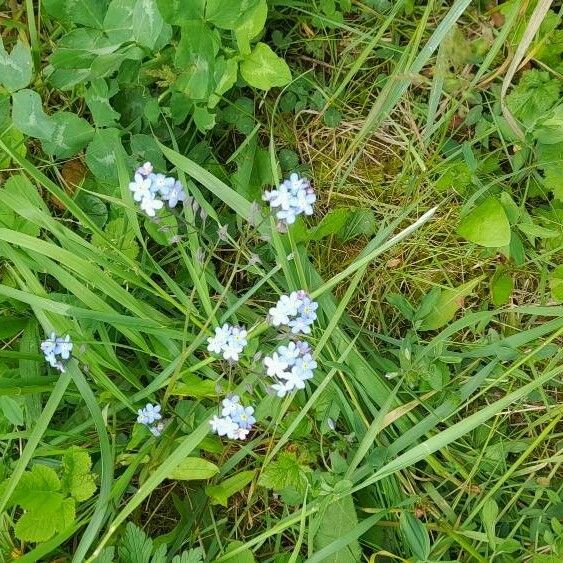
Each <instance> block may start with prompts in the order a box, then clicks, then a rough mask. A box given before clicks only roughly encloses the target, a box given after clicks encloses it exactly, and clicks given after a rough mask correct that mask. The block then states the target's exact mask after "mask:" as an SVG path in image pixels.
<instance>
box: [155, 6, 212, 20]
mask: <svg viewBox="0 0 563 563" xmlns="http://www.w3.org/2000/svg"><path fill="white" fill-rule="evenodd" d="M205 3H206V0H156V4H157V6H158V9H159V11H160V14H161V15H162V17H163V18H164V21H165V22H166V23H169V24H171V25H181V24H183V23H184V22H185V21H187V20H196V19H203V17H204V16H205Z"/></svg>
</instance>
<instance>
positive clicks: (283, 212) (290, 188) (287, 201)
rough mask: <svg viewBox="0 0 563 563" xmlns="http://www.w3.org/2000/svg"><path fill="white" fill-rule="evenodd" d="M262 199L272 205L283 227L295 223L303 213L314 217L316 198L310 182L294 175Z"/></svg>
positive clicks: (266, 193)
mask: <svg viewBox="0 0 563 563" xmlns="http://www.w3.org/2000/svg"><path fill="white" fill-rule="evenodd" d="M262 199H263V200H264V201H266V202H268V203H269V204H270V208H271V209H272V210H274V211H275V212H276V218H277V219H278V220H279V222H280V225H281V226H282V227H283V226H284V225H291V224H293V223H295V219H296V218H297V217H298V216H299V215H301V214H302V213H303V214H305V215H312V214H313V204H314V203H315V200H316V196H315V192H314V190H313V188H312V187H311V183H310V182H309V180H307V179H306V178H300V177H299V175H298V174H296V173H293V174H291V175H290V177H289V178H288V179H287V180H284V181H283V182H282V183H281V184H280V185H279V186H278V187H277V189H275V190H270V191H266V192H264V195H263V196H262Z"/></svg>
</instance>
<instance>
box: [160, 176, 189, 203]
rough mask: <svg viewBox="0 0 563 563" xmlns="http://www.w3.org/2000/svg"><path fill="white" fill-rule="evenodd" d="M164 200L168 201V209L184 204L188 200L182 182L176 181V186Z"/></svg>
mask: <svg viewBox="0 0 563 563" xmlns="http://www.w3.org/2000/svg"><path fill="white" fill-rule="evenodd" d="M163 199H165V200H167V201H168V207H170V209H172V208H173V207H176V205H177V204H178V202H180V201H181V202H183V201H184V200H185V199H186V192H185V191H184V186H183V185H182V182H180V180H176V181H175V182H174V185H173V186H172V187H171V188H170V190H169V192H168V194H167V195H166V196H163Z"/></svg>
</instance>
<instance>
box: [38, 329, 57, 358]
mask: <svg viewBox="0 0 563 563" xmlns="http://www.w3.org/2000/svg"><path fill="white" fill-rule="evenodd" d="M56 348H57V336H56V334H55V333H54V332H52V333H51V336H50V337H49V338H47V339H46V340H43V342H41V351H42V352H43V353H44V354H45V356H51V355H54V354H55V353H56V352H55V350H56Z"/></svg>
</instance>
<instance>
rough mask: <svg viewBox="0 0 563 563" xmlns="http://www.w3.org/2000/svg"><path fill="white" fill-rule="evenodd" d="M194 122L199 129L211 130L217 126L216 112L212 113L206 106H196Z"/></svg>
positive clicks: (202, 130)
mask: <svg viewBox="0 0 563 563" xmlns="http://www.w3.org/2000/svg"><path fill="white" fill-rule="evenodd" d="M194 123H195V124H196V127H197V128H198V130H199V131H201V132H202V133H205V131H211V129H213V127H215V114H214V113H211V112H210V111H209V110H208V109H207V108H206V107H201V106H195V107H194Z"/></svg>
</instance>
